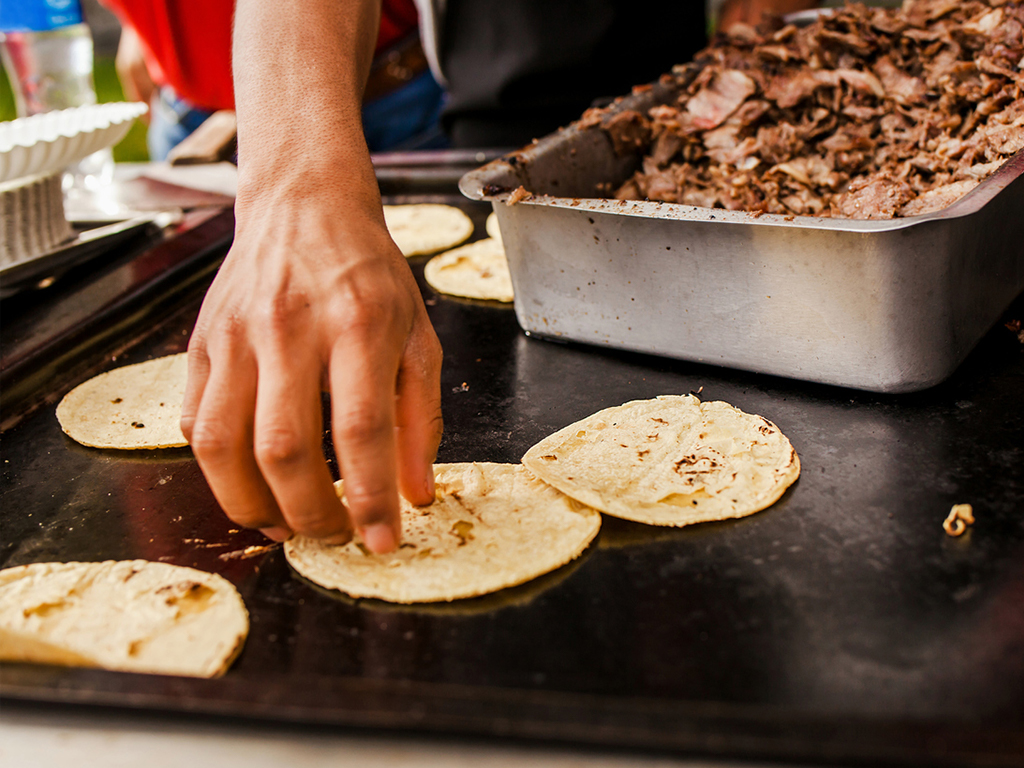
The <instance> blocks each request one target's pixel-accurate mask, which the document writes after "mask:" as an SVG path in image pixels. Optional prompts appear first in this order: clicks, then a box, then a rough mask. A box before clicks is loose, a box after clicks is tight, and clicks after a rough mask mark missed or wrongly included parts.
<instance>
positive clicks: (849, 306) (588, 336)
mask: <svg viewBox="0 0 1024 768" xmlns="http://www.w3.org/2000/svg"><path fill="white" fill-rule="evenodd" d="M671 95H672V91H671V90H670V89H668V88H664V87H661V86H655V87H654V88H653V89H651V90H649V91H647V92H645V93H642V94H638V95H634V96H630V97H627V98H626V99H623V100H622V101H620V102H619V103H618V104H617V105H616V106H615V107H614V108H613V110H623V109H646V108H647V107H649V106H651V105H653V104H654V103H657V102H658V101H659V100H661V101H664V100H666V99H667V98H670V97H671ZM638 165H639V159H638V158H636V157H616V155H615V154H614V152H613V150H612V145H611V142H610V140H609V139H608V138H607V136H606V135H605V133H604V132H603V131H602V130H601V129H600V128H590V129H586V130H579V129H578V128H577V127H576V126H570V127H568V128H566V129H563V130H561V131H559V132H558V133H556V134H553V135H551V136H549V137H547V138H545V139H543V140H541V141H539V142H536V143H534V144H533V145H532V146H529V147H526V148H524V149H522V150H520V151H518V152H515V153H512V154H510V155H507V156H505V157H503V158H500V159H498V160H495V161H493V162H491V163H488V164H487V165H485V166H483V167H482V168H479V169H477V170H475V171H472V172H470V173H468V174H466V175H465V176H464V177H463V178H462V181H461V183H460V188H461V190H462V192H463V194H465V195H466V196H468V197H470V198H473V199H476V200H489V201H491V202H492V203H493V205H494V209H495V211H496V213H497V216H498V221H499V224H500V225H501V231H502V237H503V239H504V241H505V249H506V251H507V253H508V260H509V267H510V269H511V272H512V282H513V285H514V287H515V294H516V298H515V310H516V316H517V317H518V319H519V324H520V325H521V326H522V327H523V329H524V330H525V331H526V332H527V334H530V335H536V336H541V337H547V338H557V339H561V340H573V341H580V342H585V343H590V344H601V345H606V346H611V347H617V348H622V349H629V350H635V351H640V352H649V353H654V354H658V355H666V356H670V357H676V358H681V359H684V360H694V361H699V362H704V363H712V364H716V365H724V366H730V367H734V368H742V369H745V370H751V371H757V372H761V373H770V374H775V375H779V376H787V377H791V378H797V379H803V380H806V381H816V382H822V383H826V384H835V385H840V386H846V387H855V388H858V389H866V390H872V391H877V392H913V391H917V390H921V389H925V388H927V387H930V386H933V385H935V384H938V383H939V382H941V381H942V380H944V379H945V378H946V377H948V376H949V375H950V374H951V373H952V372H953V370H954V369H955V368H956V367H957V366H958V365H959V364H960V363H961V362H962V361H963V359H964V358H965V357H966V356H967V354H968V353H969V352H970V351H971V349H972V348H973V347H974V345H975V344H976V343H977V342H978V340H979V339H980V338H981V337H982V335H983V334H984V333H985V331H987V330H988V329H989V328H990V327H991V326H992V325H993V323H995V322H996V320H997V319H998V318H999V316H1000V315H1001V313H1002V312H1003V311H1004V310H1005V309H1006V308H1007V307H1008V306H1009V304H1010V302H1012V301H1013V299H1014V298H1015V297H1016V296H1017V295H1019V294H1020V293H1021V291H1022V290H1024V152H1019V153H1017V155H1015V156H1014V157H1012V158H1011V159H1010V160H1009V161H1008V162H1007V163H1005V164H1004V165H1003V167H1002V168H1000V169H999V171H997V172H996V173H995V174H993V175H992V176H991V177H990V178H988V179H987V180H985V181H984V182H983V183H982V184H980V185H979V186H978V187H976V188H975V189H974V190H973V191H971V192H970V193H969V194H968V195H966V196H965V197H963V198H962V199H961V200H959V201H957V202H956V203H954V204H953V205H951V206H950V207H948V208H946V209H944V210H942V211H938V212H936V213H932V214H927V215H923V216H915V217H912V218H905V219H892V220H887V221H853V220H839V219H822V218H816V217H803V216H801V217H784V216H778V215H771V214H764V215H760V216H757V215H753V214H748V213H740V212H730V211H724V210H717V209H709V208H697V207H693V206H688V205H680V204H673V203H657V202H632V201H630V202H626V201H617V200H605V199H597V198H598V189H599V187H598V185H599V184H607V183H608V182H611V184H613V185H617V184H619V183H621V182H623V181H625V179H626V178H627V177H628V176H629V175H630V174H631V173H632V172H633V171H634V170H635V169H636V168H637V167H638ZM519 186H523V187H525V189H527V190H528V191H529V192H531V193H532V195H531V196H529V197H528V198H526V199H525V200H523V201H522V202H519V203H517V204H515V205H506V204H505V203H506V202H507V201H508V200H509V196H510V193H511V192H512V191H513V190H515V189H516V188H517V187H519Z"/></svg>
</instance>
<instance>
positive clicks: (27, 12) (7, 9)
mask: <svg viewBox="0 0 1024 768" xmlns="http://www.w3.org/2000/svg"><path fill="white" fill-rule="evenodd" d="M81 23H82V3H81V0H3V2H0V32H46V31H47V30H51V29H59V28H60V27H67V26H70V25H72V24H81Z"/></svg>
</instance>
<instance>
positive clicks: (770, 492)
mask: <svg viewBox="0 0 1024 768" xmlns="http://www.w3.org/2000/svg"><path fill="white" fill-rule="evenodd" d="M523 464H525V465H526V467H527V468H528V469H529V470H530V471H531V472H533V473H534V474H535V475H537V477H539V478H541V479H542V480H544V481H546V482H548V483H550V484H551V485H553V486H554V487H555V488H557V489H558V490H560V491H562V492H563V493H565V494H567V495H569V496H572V497H573V498H574V499H577V500H578V501H581V502H582V503H584V504H587V505H589V506H591V507H594V508H595V509H599V510H601V511H602V512H605V513H607V514H609V515H613V516H615V517H621V518H624V519H626V520H635V521H637V522H641V523H648V524H650V525H673V526H683V525H691V524H693V523H702V522H707V521H710V520H726V519H728V518H733V517H743V516H745V515H750V514H753V513H754V512H757V511H759V510H762V509H764V508H765V507H768V506H771V505H772V504H773V503H775V501H777V500H778V498H779V497H780V496H781V495H782V494H783V492H784V491H785V490H786V488H788V487H789V486H790V485H791V484H792V483H793V482H794V481H795V480H796V478H797V476H798V475H799V474H800V460H799V458H798V457H797V455H796V451H795V450H793V446H792V445H791V444H790V442H789V440H788V439H787V438H786V436H785V435H783V434H782V433H781V432H780V431H779V428H778V427H776V426H775V425H774V424H772V423H771V422H770V421H768V420H767V419H764V418H762V417H761V416H754V415H751V414H748V413H744V412H743V411H741V410H739V409H738V408H734V407H732V406H731V405H729V404H727V403H722V402H708V403H702V402H700V400H698V399H697V398H696V397H693V396H692V395H683V396H674V395H666V396H662V397H658V398H656V399H654V400H635V401H633V402H629V403H626V404H625V405H620V406H616V407H614V408H606V409H605V410H603V411H599V412H598V413H595V414H594V415H592V416H588V417H587V418H585V419H583V420H582V421H578V422H576V423H575V424H570V425H569V426H568V427H565V428H564V429H561V430H559V431H558V432H555V433H554V434H553V435H550V436H549V437H546V438H544V439H543V440H541V441H540V442H539V443H537V444H536V445H535V446H533V447H532V448H530V450H528V451H527V452H526V455H525V456H523Z"/></svg>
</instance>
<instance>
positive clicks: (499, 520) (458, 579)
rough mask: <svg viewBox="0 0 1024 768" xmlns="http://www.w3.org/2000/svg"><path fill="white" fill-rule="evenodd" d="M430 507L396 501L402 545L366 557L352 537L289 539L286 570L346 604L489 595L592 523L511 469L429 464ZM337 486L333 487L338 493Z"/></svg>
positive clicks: (552, 563) (529, 574)
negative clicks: (346, 598) (340, 595)
mask: <svg viewBox="0 0 1024 768" xmlns="http://www.w3.org/2000/svg"><path fill="white" fill-rule="evenodd" d="M434 470H435V480H436V488H437V491H436V500H435V501H434V503H433V504H431V505H429V506H426V507H414V506H412V505H411V504H409V503H408V502H406V501H405V500H404V499H403V500H402V503H401V515H402V543H401V545H400V546H399V549H398V550H396V551H395V552H392V553H389V554H386V555H375V554H372V553H370V551H369V550H368V549H366V548H365V547H364V546H363V544H362V542H361V541H359V540H358V539H355V540H353V541H350V542H349V543H348V544H344V545H340V546H338V545H330V544H325V543H323V542H321V541H319V540H317V539H309V538H304V537H301V536H295V537H293V538H291V539H289V540H288V541H287V542H285V545H284V552H285V556H286V557H287V558H288V562H289V563H291V565H292V567H293V568H295V570H296V571H298V572H299V573H300V574H301V575H303V576H305V577H306V578H307V579H309V580H310V581H313V582H315V583H317V584H319V585H320V586H323V587H327V588H329V589H337V590H340V591H342V592H345V593H346V594H348V595H351V596H352V597H374V598H378V599H380V600H387V601H389V602H394V603H430V602H440V601H451V600H457V599H459V598H464V597H475V596H477V595H483V594H487V593H489V592H495V591H497V590H499V589H503V588H505V587H512V586H515V585H517V584H522V583H523V582H526V581H529V580H530V579H533V578H536V577H537V576H540V575H542V574H545V573H548V572H549V571H553V570H555V569H556V568H558V567H559V566H562V565H565V564H566V563H568V562H569V561H571V560H573V559H574V558H575V557H577V556H578V555H579V554H580V553H581V552H583V550H584V549H586V547H587V545H588V544H589V543H590V541H591V540H592V539H593V538H594V536H596V535H597V532H598V529H599V528H600V527H601V516H600V515H599V514H598V513H597V512H596V511H595V510H593V509H590V508H589V507H586V506H584V505H582V504H580V503H578V502H576V501H574V500H572V499H570V498H569V497H567V496H565V495H563V494H562V493H560V492H558V491H557V490H555V489H554V488H552V487H551V486H549V485H547V484H545V483H543V482H541V481H540V480H538V479H537V478H535V477H534V476H533V475H531V474H530V473H529V472H528V471H527V470H526V469H525V468H524V467H523V466H522V465H519V464H488V463H464V464H438V465H436V466H435V467H434ZM343 482H344V481H339V482H338V483H337V485H336V487H337V490H338V494H339V495H342V494H343V493H344V486H343Z"/></svg>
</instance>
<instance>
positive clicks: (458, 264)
mask: <svg viewBox="0 0 1024 768" xmlns="http://www.w3.org/2000/svg"><path fill="white" fill-rule="evenodd" d="M423 277H424V278H425V279H426V281H427V283H429V285H430V287H431V288H433V289H434V290H435V291H437V292H438V293H446V294H448V295H450V296H463V297H465V298H468V299H488V300H492V301H503V302H510V301H512V299H513V298H514V296H513V292H512V275H511V274H509V271H508V260H507V259H506V258H505V249H504V248H503V247H502V245H501V243H500V242H499V241H498V240H495V239H494V238H491V237H488V238H486V239H484V240H477V241H476V242H475V243H470V244H469V245H463V246H462V247H460V248H456V249H455V250H452V251H448V252H447V253H442V254H441V255H440V256H435V257H434V258H432V259H431V260H430V261H428V262H427V266H426V267H424V268H423Z"/></svg>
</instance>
